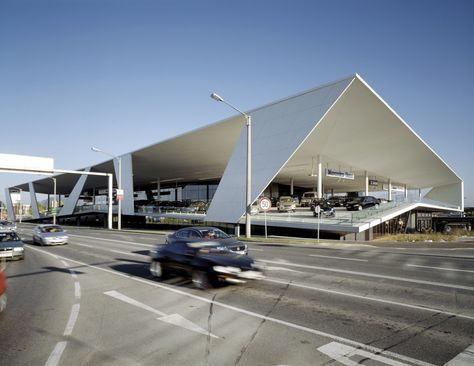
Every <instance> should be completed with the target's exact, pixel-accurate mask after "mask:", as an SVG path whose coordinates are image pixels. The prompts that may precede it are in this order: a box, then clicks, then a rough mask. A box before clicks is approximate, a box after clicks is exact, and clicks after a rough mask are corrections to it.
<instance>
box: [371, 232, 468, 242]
mask: <svg viewBox="0 0 474 366" xmlns="http://www.w3.org/2000/svg"><path fill="white" fill-rule="evenodd" d="M473 235H474V233H473V232H472V231H467V230H453V231H452V232H451V233H449V234H445V233H423V234H422V233H415V234H393V235H384V236H381V237H378V238H377V239H375V240H374V241H405V242H426V241H433V242H443V241H456V240H458V239H459V238H460V237H461V236H469V237H473Z"/></svg>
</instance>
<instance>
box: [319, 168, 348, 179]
mask: <svg viewBox="0 0 474 366" xmlns="http://www.w3.org/2000/svg"><path fill="white" fill-rule="evenodd" d="M326 176H327V177H334V178H342V179H352V180H354V173H351V172H340V171H338V170H334V169H326Z"/></svg>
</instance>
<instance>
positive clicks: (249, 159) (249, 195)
mask: <svg viewBox="0 0 474 366" xmlns="http://www.w3.org/2000/svg"><path fill="white" fill-rule="evenodd" d="M211 98H212V99H214V100H216V101H218V102H222V103H224V104H227V105H228V106H229V107H231V108H232V109H233V110H235V111H237V112H239V113H240V114H241V115H243V116H244V117H245V119H246V121H247V174H246V185H245V191H246V202H245V204H246V207H245V236H246V237H247V238H250V237H251V230H250V229H251V225H252V223H251V216H250V210H251V206H252V192H251V189H252V117H251V116H250V115H249V114H247V113H245V112H242V111H241V110H240V109H238V108H236V107H234V106H233V105H232V104H230V103H228V102H226V101H225V100H224V99H223V98H222V97H220V96H219V95H217V94H216V93H212V94H211Z"/></svg>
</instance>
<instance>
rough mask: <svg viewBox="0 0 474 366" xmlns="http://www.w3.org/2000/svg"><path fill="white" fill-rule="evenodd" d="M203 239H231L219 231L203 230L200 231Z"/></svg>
mask: <svg viewBox="0 0 474 366" xmlns="http://www.w3.org/2000/svg"><path fill="white" fill-rule="evenodd" d="M199 232H200V233H201V237H202V238H203V239H207V240H209V239H228V238H230V236H229V235H227V234H226V233H225V232H223V231H222V230H219V229H202V230H199Z"/></svg>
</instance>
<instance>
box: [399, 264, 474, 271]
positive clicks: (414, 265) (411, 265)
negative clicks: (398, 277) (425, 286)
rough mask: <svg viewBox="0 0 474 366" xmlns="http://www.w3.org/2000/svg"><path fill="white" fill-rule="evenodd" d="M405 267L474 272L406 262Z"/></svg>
mask: <svg viewBox="0 0 474 366" xmlns="http://www.w3.org/2000/svg"><path fill="white" fill-rule="evenodd" d="M406 266H407V267H417V268H428V269H440V270H442V271H454V272H468V273H474V271H470V270H468V269H456V268H446V267H430V266H419V265H417V264H407V265H406Z"/></svg>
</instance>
